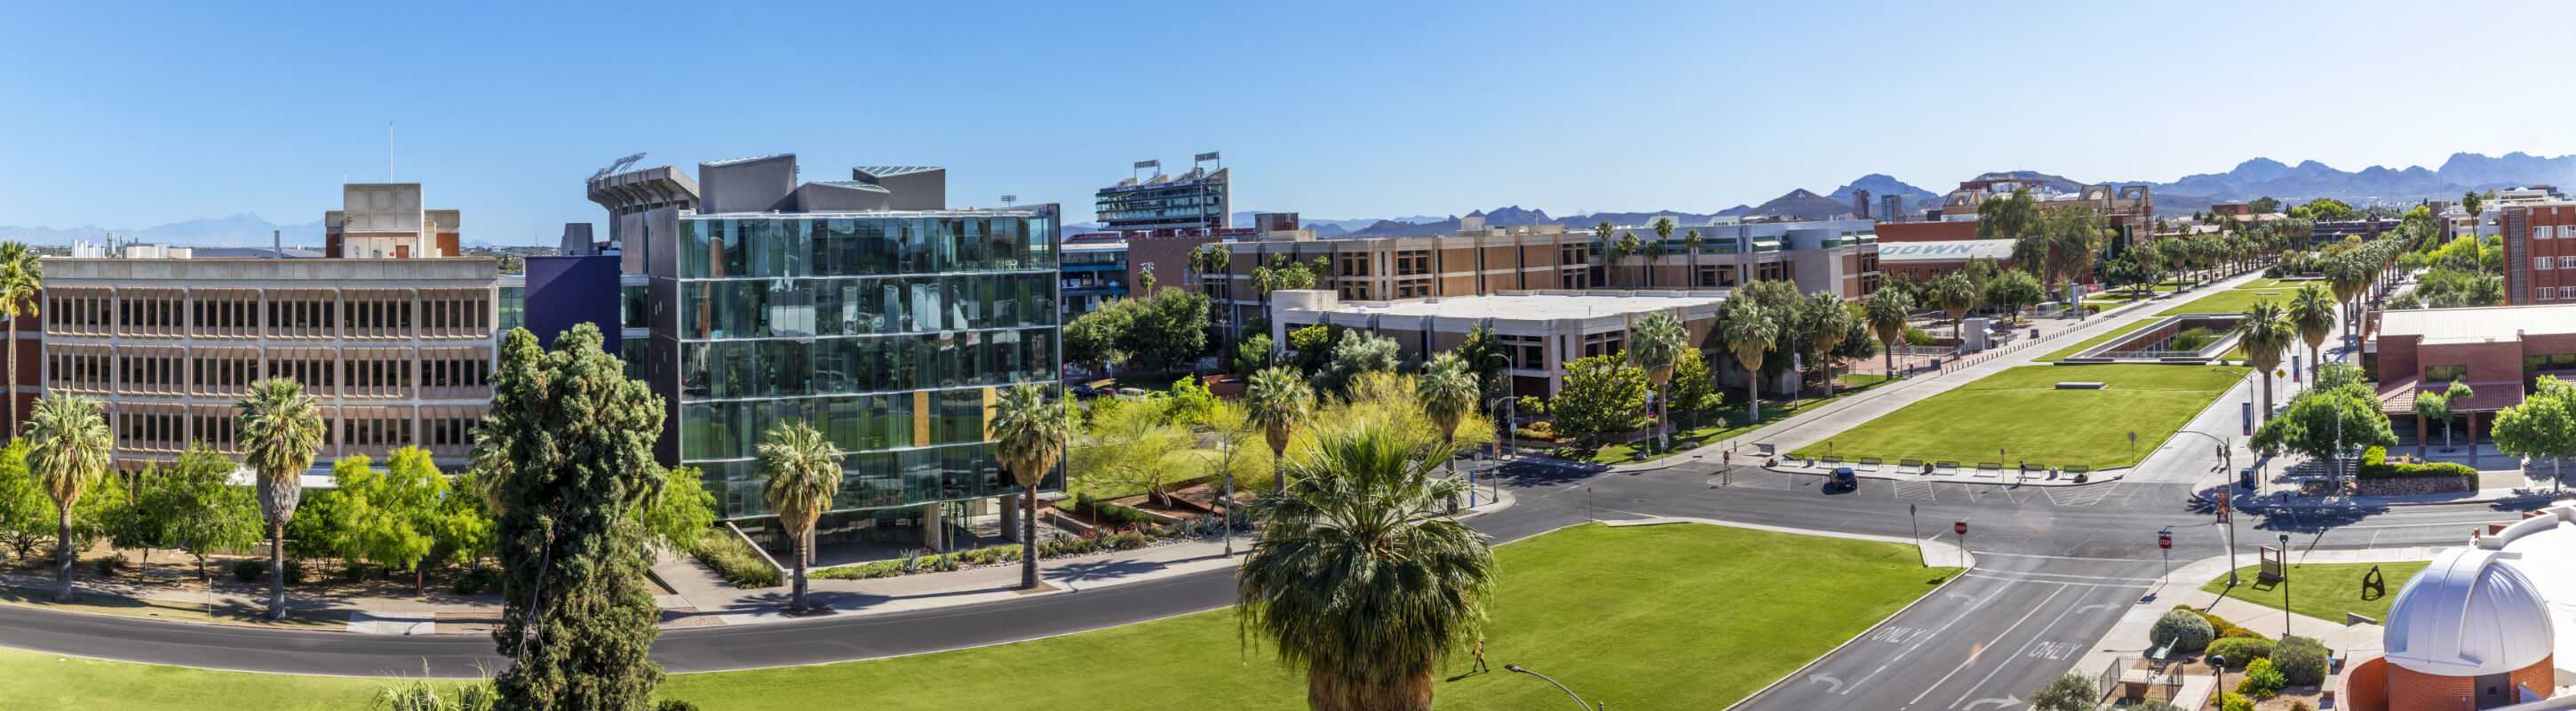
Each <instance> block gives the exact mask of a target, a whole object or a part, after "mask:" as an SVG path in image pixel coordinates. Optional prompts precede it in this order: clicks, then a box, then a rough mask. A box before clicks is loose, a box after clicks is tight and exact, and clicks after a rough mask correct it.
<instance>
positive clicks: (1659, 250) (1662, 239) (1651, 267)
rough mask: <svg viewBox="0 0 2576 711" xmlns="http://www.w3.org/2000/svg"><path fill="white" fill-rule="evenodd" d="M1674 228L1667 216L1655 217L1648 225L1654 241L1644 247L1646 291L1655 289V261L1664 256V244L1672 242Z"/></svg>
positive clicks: (1671, 220) (1671, 219) (1669, 217)
mask: <svg viewBox="0 0 2576 711" xmlns="http://www.w3.org/2000/svg"><path fill="white" fill-rule="evenodd" d="M1676 226H1677V225H1675V224H1674V223H1673V218H1672V217H1671V216H1668V215H1664V216H1657V217H1656V218H1655V221H1654V222H1653V223H1651V224H1649V225H1648V227H1649V228H1650V229H1653V230H1654V231H1655V241H1654V242H1653V243H1652V244H1648V245H1646V288H1648V289H1652V288H1655V260H1656V259H1658V258H1661V257H1663V256H1664V243H1666V242H1671V241H1673V228H1674V227H1676Z"/></svg>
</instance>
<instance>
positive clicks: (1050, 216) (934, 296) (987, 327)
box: [654, 209, 1061, 518]
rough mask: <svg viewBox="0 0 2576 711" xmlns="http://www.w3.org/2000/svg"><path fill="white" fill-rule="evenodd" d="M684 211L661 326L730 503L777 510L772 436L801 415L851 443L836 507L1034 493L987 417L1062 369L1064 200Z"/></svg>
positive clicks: (695, 448)
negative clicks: (994, 206)
mask: <svg viewBox="0 0 2576 711" xmlns="http://www.w3.org/2000/svg"><path fill="white" fill-rule="evenodd" d="M677 222H678V225H677V227H678V234H677V235H676V237H677V239H676V242H677V244H676V245H674V246H675V247H676V249H674V250H673V251H675V252H677V254H675V255H671V257H672V259H671V260H670V262H667V263H671V264H672V266H674V267H675V269H674V271H675V272H676V273H675V274H673V278H672V279H671V280H670V282H668V283H669V284H670V286H669V287H664V286H663V285H662V284H660V283H657V284H656V285H655V290H656V291H657V292H660V291H661V290H662V289H665V288H669V289H671V290H672V291H670V292H663V293H669V294H670V298H672V301H670V302H666V303H671V304H673V305H674V306H675V307H676V309H675V310H676V312H677V313H676V314H673V315H672V316H673V317H674V318H672V319H670V320H669V321H666V322H664V323H669V324H670V325H671V326H673V327H676V337H675V338H672V339H670V340H665V339H664V338H662V337H661V335H660V334H658V333H657V334H656V338H655V339H654V342H655V344H656V347H660V346H661V344H664V343H672V344H675V345H676V347H677V349H678V354H677V360H676V363H675V366H676V371H677V372H676V375H677V390H678V392H677V394H678V397H677V398H676V400H677V402H676V403H675V406H676V410H677V412H676V415H677V416H676V417H675V418H673V419H672V420H671V423H672V425H673V426H674V427H675V428H676V429H677V432H676V433H675V434H676V436H677V439H678V457H677V458H678V460H679V462H680V463H681V464H683V465H686V466H693V467H697V468H698V469H699V470H701V471H702V472H703V473H704V475H705V482H706V484H707V488H708V489H709V491H711V492H713V493H714V494H715V496H716V499H717V503H718V510H719V511H720V512H721V514H722V515H723V516H725V517H727V518H749V517H758V516H765V515H767V514H768V513H769V511H768V505H767V504H766V503H765V502H764V501H763V500H762V497H761V486H762V483H763V480H762V478H761V475H760V472H759V471H758V464H757V463H756V459H755V456H756V449H755V448H756V447H757V446H758V444H759V442H760V441H761V435H762V433H764V432H766V431H768V429H769V428H770V427H771V426H772V425H773V424H775V423H778V422H783V421H792V420H802V421H806V422H809V423H812V424H813V425H814V426H815V427H816V428H817V429H819V430H821V431H822V432H823V433H824V435H825V436H826V437H829V438H830V439H831V440H832V441H833V442H834V443H835V444H838V445H839V446H840V447H841V449H843V450H844V451H846V452H848V459H847V460H846V461H845V462H844V471H845V477H846V478H845V479H844V480H843V482H842V485H841V490H840V494H839V497H838V499H837V500H836V501H835V505H834V506H833V508H834V509H835V510H841V511H859V510H870V509H893V508H897V507H920V506H923V505H926V504H939V503H945V502H955V501H961V500H971V499H981V498H986V497H993V496H1000V495H1004V494H1013V493H1017V487H1016V486H1014V485H1013V482H1012V480H1011V478H1010V476H1009V475H1008V474H1006V473H1004V472H1003V471H1002V470H1001V467H1000V466H999V465H998V464H997V462H996V460H995V458H994V453H993V447H992V445H991V444H990V443H989V442H988V441H987V439H986V431H985V423H986V420H987V419H988V417H989V414H990V409H991V404H992V403H993V402H994V400H995V399H996V396H997V394H998V390H999V389H1000V388H1003V387H1007V386H1009V385H1011V384H1013V383H1020V382H1053V381H1055V380H1057V379H1058V378H1059V377H1060V369H1059V366H1058V364H1059V363H1061V358H1060V355H1059V351H1058V343H1057V339H1058V335H1059V330H1058V317H1057V314H1058V311H1057V261H1058V258H1057V249H1056V231H1057V224H1056V217H1055V214H1054V212H1053V211H1052V210H1051V209H1040V210H1030V209H1020V210H1007V209H1006V210H884V211H860V212H806V213H720V214H708V215H697V214H691V213H686V212H684V213H681V214H680V215H679V216H678V220H677ZM656 276H657V277H658V276H659V275H656ZM656 281H657V282H659V281H661V280H660V279H658V278H657V279H656ZM658 295H659V294H657V296H658ZM1059 476H1060V475H1059ZM1055 487H1056V488H1060V483H1058V484H1055Z"/></svg>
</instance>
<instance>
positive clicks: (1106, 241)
mask: <svg viewBox="0 0 2576 711" xmlns="http://www.w3.org/2000/svg"><path fill="white" fill-rule="evenodd" d="M1056 270H1057V272H1058V273H1059V278H1060V282H1059V283H1060V284H1061V287H1062V290H1061V291H1060V292H1059V293H1061V294H1062V297H1061V298H1062V307H1061V308H1062V312H1063V314H1064V320H1066V321H1072V320H1073V318H1074V317H1076V316H1080V315H1083V314H1087V313H1091V312H1092V311H1095V310H1098V309H1099V308H1100V306H1101V305H1102V304H1105V303H1108V301H1109V300H1111V299H1120V298H1126V296H1127V289H1128V276H1127V240H1126V239H1125V238H1123V237H1120V236H1118V233H1116V232H1092V233H1086V234H1078V235H1073V236H1070V237H1066V238H1064V254H1063V256H1062V258H1061V259H1060V260H1059V261H1058V262H1057V267H1056Z"/></svg>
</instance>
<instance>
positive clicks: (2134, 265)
mask: <svg viewBox="0 0 2576 711" xmlns="http://www.w3.org/2000/svg"><path fill="white" fill-rule="evenodd" d="M2138 256H2139V255H2138V250H2135V249H2132V250H2129V251H2127V252H2123V253H2121V254H2120V256H2116V257H2112V258H2109V259H2104V260H2102V264H2101V266H2099V267H2095V268H2094V270H2093V276H2095V277H2097V278H2100V279H2101V280H2102V283H2103V285H2105V286H2107V287H2110V288H2114V289H2117V288H2121V287H2128V288H2129V289H2130V290H2131V291H2134V292H2136V293H2137V295H2138V296H2140V297H2145V296H2146V295H2147V293H2148V290H2149V289H2148V288H2149V287H2151V286H2154V285H2155V283H2156V272H2155V269H2154V268H2153V267H2150V266H2148V265H2147V264H2146V263H2145V262H2143V261H2140V260H2139V258H2138Z"/></svg>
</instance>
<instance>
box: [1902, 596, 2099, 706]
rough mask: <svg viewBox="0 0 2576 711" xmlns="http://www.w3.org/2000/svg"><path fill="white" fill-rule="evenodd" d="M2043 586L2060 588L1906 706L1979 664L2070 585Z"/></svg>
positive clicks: (1979, 646) (1970, 653) (1924, 689)
mask: <svg viewBox="0 0 2576 711" xmlns="http://www.w3.org/2000/svg"><path fill="white" fill-rule="evenodd" d="M2043 584H2048V585H2057V586H2059V587H2058V588H2057V590H2055V591H2053V592H2050V593H2049V594H2048V597H2046V598H2042V599H2041V600H2040V601H2039V604H2037V605H2032V606H2030V611H2029V612H2025V613H2022V616H2021V619H2018V620H2014V621H2013V623H2012V626H2011V627H2006V628H2004V631H2003V632H2002V633H2001V634H1997V635H1995V638H1994V639H1991V640H1987V641H1986V643H1985V644H1981V645H1977V647H1976V648H1975V649H1973V650H1971V651H1970V652H1969V654H1968V658H1966V659H1961V660H1959V666H1957V667H1953V668H1951V669H1950V673H1948V674H1943V675H1941V678H1940V679H1939V680H1937V681H1934V682H1932V685H1931V686H1926V687H1923V693H1920V694H1915V695H1914V700H1912V701H1907V702H1905V705H1907V706H1912V705H1915V704H1917V703H1922V701H1923V697H1925V696H1930V695H1932V690H1933V689H1937V688H1941V685H1942V684H1946V683H1949V681H1950V677H1954V676H1958V675H1959V672H1960V671H1961V670H1964V669H1967V668H1968V665H1970V664H1975V663H1977V657H1978V656H1980V655H1982V654H1983V653H1984V652H1985V648H1987V647H1991V646H1994V645H1995V643H1997V642H2001V641H2003V640H2004V636H2005V635H2009V634H2012V631H2013V630H2015V629H2019V628H2020V627H2021V625H2022V623H2024V622H2029V621H2030V618H2031V617H2032V616H2035V615H2038V614H2039V611H2040V610H2043V609H2046V608H2047V607H2048V603H2050V602H2052V601H2055V600H2056V599H2057V596H2059V595H2062V594H2065V593H2066V587H2065V586H2066V585H2068V583H2043Z"/></svg>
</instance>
